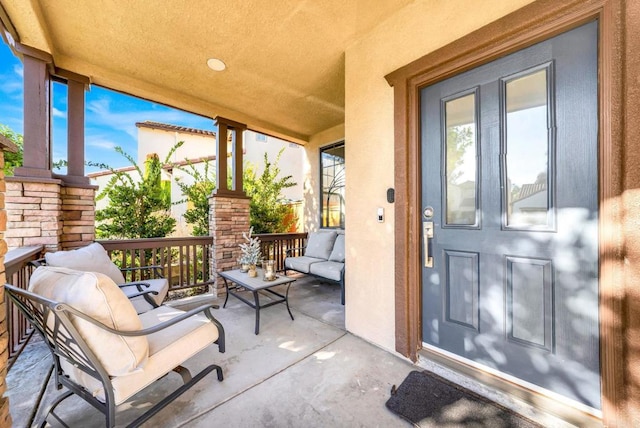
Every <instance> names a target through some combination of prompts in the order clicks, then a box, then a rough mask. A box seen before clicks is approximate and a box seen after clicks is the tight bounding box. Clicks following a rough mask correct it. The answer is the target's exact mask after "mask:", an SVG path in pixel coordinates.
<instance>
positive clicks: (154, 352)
mask: <svg viewBox="0 0 640 428" xmlns="http://www.w3.org/2000/svg"><path fill="white" fill-rule="evenodd" d="M183 313H184V311H181V310H180V309H175V308H171V307H169V306H161V307H159V308H156V309H153V310H151V311H149V312H145V313H144V314H142V315H140V320H141V321H142V324H143V326H144V328H150V327H153V326H155V325H158V324H160V323H161V322H164V321H168V320H170V319H171V318H174V317H177V316H179V315H181V314H183ZM218 336H219V332H218V329H217V327H216V326H215V325H214V324H213V323H212V322H210V321H209V319H208V318H207V317H206V316H205V315H204V314H198V315H195V316H193V317H189V318H187V319H185V320H183V321H180V322H179V323H177V324H174V325H173V326H171V327H168V328H166V329H163V330H161V331H159V332H157V333H153V334H151V335H149V336H148V338H149V360H148V361H147V363H146V364H145V365H144V370H140V371H138V372H136V373H132V374H130V375H128V376H124V377H118V378H115V379H112V385H113V389H114V395H115V402H116V404H120V403H122V402H123V401H125V400H126V399H127V398H129V397H131V396H132V395H133V394H135V393H136V392H138V391H140V390H142V389H143V388H144V387H146V386H147V385H149V384H151V383H152V382H153V381H155V380H156V379H158V378H159V377H161V376H163V375H164V374H165V373H168V372H170V371H171V370H172V369H173V368H174V367H176V366H178V365H180V364H182V363H183V362H184V361H185V360H187V359H188V358H190V357H192V356H193V355H195V354H197V353H198V352H200V351H201V350H202V349H204V348H206V347H207V346H209V345H211V344H212V343H213V342H215V341H216V340H217V339H218ZM74 376H75V377H76V379H77V380H78V381H79V383H81V384H82V385H83V386H85V387H86V388H87V390H88V391H90V392H91V394H92V395H93V396H94V397H97V398H98V399H99V400H100V401H104V387H103V386H102V384H101V383H100V382H98V380H96V379H95V378H92V377H91V376H89V375H87V374H86V373H84V372H82V371H80V370H78V369H75V373H74Z"/></svg>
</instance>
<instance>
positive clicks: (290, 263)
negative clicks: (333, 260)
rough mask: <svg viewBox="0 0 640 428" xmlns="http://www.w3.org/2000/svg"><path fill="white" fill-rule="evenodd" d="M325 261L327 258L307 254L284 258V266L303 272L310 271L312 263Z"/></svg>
mask: <svg viewBox="0 0 640 428" xmlns="http://www.w3.org/2000/svg"><path fill="white" fill-rule="evenodd" d="M324 261H326V260H324V259H318V258H315V257H307V256H301V257H287V258H286V259H284V267H286V268H288V269H292V270H295V271H298V272H302V273H309V267H310V266H311V265H312V264H314V263H319V262H324Z"/></svg>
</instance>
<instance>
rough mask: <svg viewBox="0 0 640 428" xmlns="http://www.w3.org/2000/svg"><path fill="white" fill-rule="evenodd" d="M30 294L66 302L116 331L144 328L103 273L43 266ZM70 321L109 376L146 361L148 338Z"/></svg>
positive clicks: (87, 323) (125, 371)
mask: <svg viewBox="0 0 640 428" xmlns="http://www.w3.org/2000/svg"><path fill="white" fill-rule="evenodd" d="M29 291H32V292H34V293H36V294H39V295H41V296H44V297H46V298H48V299H51V300H55V301H57V302H60V303H65V304H67V305H69V306H71V307H73V308H74V309H76V310H78V311H80V312H83V313H84V314H86V315H88V316H90V317H92V318H94V319H95V320H97V321H99V322H101V323H102V324H104V325H106V326H107V327H110V328H113V329H116V330H124V331H132V330H140V329H141V328H142V322H141V321H140V318H138V315H137V313H136V310H135V309H134V308H133V305H132V304H131V302H130V301H129V299H128V298H127V296H125V294H124V293H123V292H122V291H121V290H120V289H119V288H118V286H117V285H116V284H115V283H114V282H113V281H112V280H111V278H109V277H108V276H106V275H103V274H101V273H97V272H80V271H74V270H71V269H66V268H60V267H52V266H41V267H39V268H37V269H36V270H35V271H34V272H33V274H32V275H31V279H30V281H29ZM70 318H71V321H72V322H73V324H74V326H75V327H76V329H77V330H78V333H80V335H81V336H82V338H83V339H84V340H85V341H86V342H87V345H88V346H89V347H90V348H91V350H92V351H93V352H94V354H95V355H96V357H97V358H98V359H99V360H100V362H101V363H102V365H103V366H104V368H105V370H106V371H107V373H108V374H109V375H111V376H121V375H125V374H129V373H131V372H133V371H135V370H136V369H137V368H138V367H139V366H141V365H142V364H144V363H145V361H146V360H147V357H148V353H149V343H148V341H147V339H146V337H123V336H118V335H115V334H112V333H109V332H107V331H105V330H103V329H101V328H99V327H97V326H95V325H93V324H91V323H89V322H88V321H85V320H83V319H81V318H79V317H76V316H73V315H71V316H70Z"/></svg>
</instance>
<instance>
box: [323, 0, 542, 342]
mask: <svg viewBox="0 0 640 428" xmlns="http://www.w3.org/2000/svg"><path fill="white" fill-rule="evenodd" d="M530 2H531V0H492V1H490V2H487V1H483V0H473V1H465V0H448V1H446V2H445V1H439V0H416V1H415V2H413V3H411V4H409V5H408V6H406V7H404V8H403V9H401V10H399V11H397V12H396V13H395V14H394V15H392V16H390V17H389V18H388V19H387V20H386V21H384V22H382V23H381V24H380V25H378V26H377V27H376V28H374V29H373V30H372V31H371V32H369V33H368V34H367V35H365V36H364V37H362V38H361V39H359V40H357V41H356V42H354V43H353V44H352V45H351V46H350V47H349V49H347V52H346V76H345V85H346V101H345V104H346V105H345V139H346V164H347V181H346V201H347V205H346V207H347V208H346V229H347V241H346V242H347V262H346V263H347V270H346V284H347V285H346V302H347V305H346V327H347V329H348V330H349V331H351V332H352V333H354V334H356V335H359V336H361V337H363V338H365V339H367V340H370V341H372V342H374V343H376V344H378V345H380V346H382V347H384V348H386V349H389V350H394V348H395V323H394V316H395V307H394V305H395V298H394V215H393V208H394V207H393V204H389V203H387V202H386V190H387V188H390V187H393V185H394V168H393V159H394V150H393V149H394V146H393V144H394V141H393V113H394V108H393V88H392V87H390V86H389V85H388V84H387V82H386V80H385V78H384V76H385V75H386V74H388V73H390V72H392V71H394V70H396V69H397V68H400V67H401V66H404V65H406V64H408V63H410V62H412V61H414V60H416V59H418V58H420V57H421V56H423V55H426V54H428V53H430V52H432V51H434V50H435V49H437V48H439V47H442V46H444V45H446V44H448V43H450V42H452V41H454V40H456V39H458V38H460V37H462V36H464V35H466V34H468V33H470V32H472V31H474V30H476V29H478V28H480V27H482V26H484V25H486V24H488V23H490V22H492V21H494V20H496V19H498V18H500V17H502V16H504V15H506V14H508V13H510V12H512V11H514V10H516V9H518V8H520V7H522V6H524V5H526V4H528V3H530ZM313 162H314V161H313V160H311V164H312V165H313ZM378 207H382V208H384V210H385V216H386V218H385V221H384V223H378V222H377V219H376V210H377V208H378ZM416 209H420V207H416Z"/></svg>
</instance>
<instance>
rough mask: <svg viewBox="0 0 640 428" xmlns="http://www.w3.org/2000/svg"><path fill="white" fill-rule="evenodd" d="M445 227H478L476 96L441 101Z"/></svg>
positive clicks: (470, 95) (469, 95)
mask: <svg viewBox="0 0 640 428" xmlns="http://www.w3.org/2000/svg"><path fill="white" fill-rule="evenodd" d="M443 109H444V122H445V127H444V129H445V135H444V140H445V141H444V146H445V148H444V164H445V177H444V185H445V195H446V196H445V212H446V224H447V225H453V226H474V225H477V224H478V221H477V213H478V190H477V178H478V158H477V154H478V140H477V118H476V93H475V92H473V93H470V94H467V95H464V96H462V97H458V98H455V99H450V100H448V101H445V102H444V107H443Z"/></svg>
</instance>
